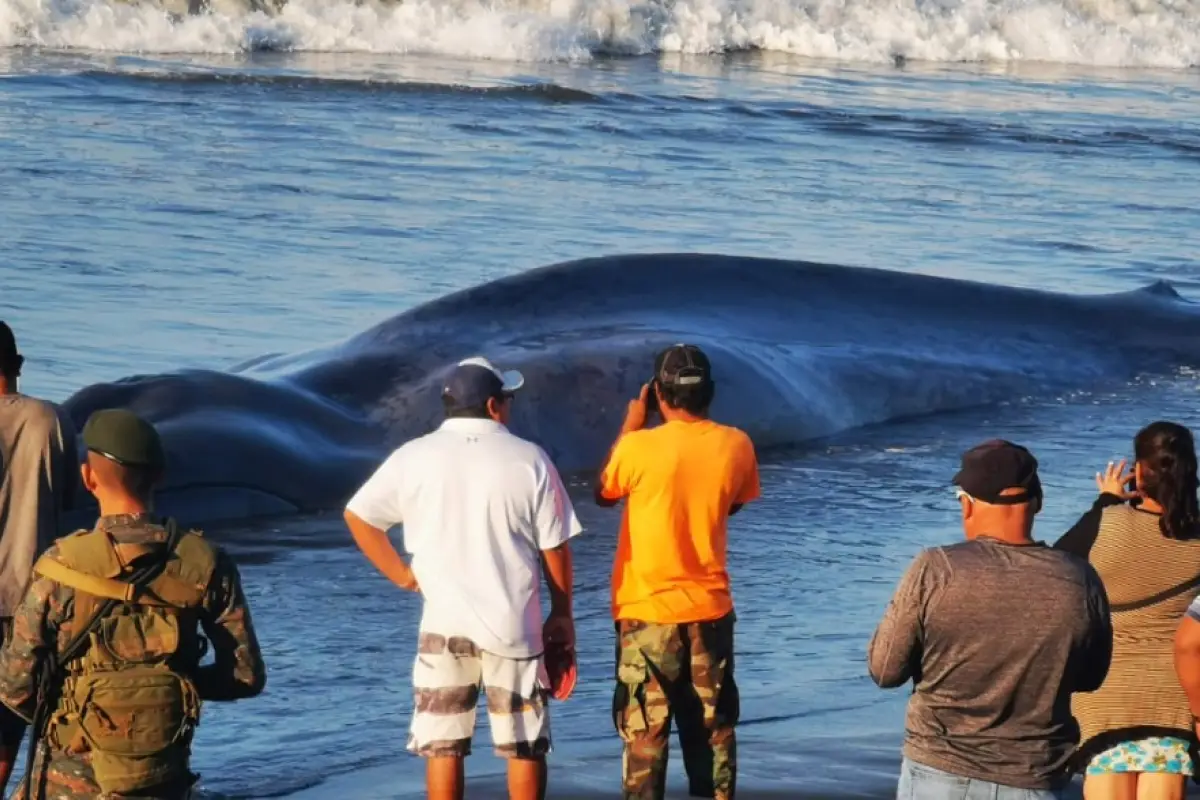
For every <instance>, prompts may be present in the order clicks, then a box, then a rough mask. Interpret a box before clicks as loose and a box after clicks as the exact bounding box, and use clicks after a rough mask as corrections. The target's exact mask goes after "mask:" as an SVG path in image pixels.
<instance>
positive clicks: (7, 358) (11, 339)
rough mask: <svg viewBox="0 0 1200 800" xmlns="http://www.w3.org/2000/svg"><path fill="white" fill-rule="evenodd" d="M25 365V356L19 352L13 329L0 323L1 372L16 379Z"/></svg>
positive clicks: (6, 324)
mask: <svg viewBox="0 0 1200 800" xmlns="http://www.w3.org/2000/svg"><path fill="white" fill-rule="evenodd" d="M24 364H25V356H23V355H21V354H20V353H19V352H17V337H15V336H13V332H12V328H10V327H8V323H7V322H3V321H0V372H3V373H6V374H8V375H10V376H12V377H14V378H16V377H19V376H20V374H21V367H22V366H23V365H24Z"/></svg>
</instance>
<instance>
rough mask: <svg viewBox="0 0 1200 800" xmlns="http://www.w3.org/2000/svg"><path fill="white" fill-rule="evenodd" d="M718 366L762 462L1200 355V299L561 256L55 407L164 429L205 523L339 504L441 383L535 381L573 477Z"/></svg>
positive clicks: (545, 442) (529, 395) (526, 406)
mask: <svg viewBox="0 0 1200 800" xmlns="http://www.w3.org/2000/svg"><path fill="white" fill-rule="evenodd" d="M685 340H686V341H689V342H695V343H697V344H699V345H700V346H702V347H703V348H705V349H706V350H707V351H709V352H710V354H711V356H712V360H713V363H714V369H715V373H716V377H717V380H718V387H717V398H716V403H715V406H714V412H715V415H716V416H717V417H718V418H719V419H721V420H723V421H727V422H730V423H732V424H735V425H738V426H740V427H742V428H743V429H745V430H746V431H747V432H749V434H750V435H751V436H752V438H753V439H754V441H755V442H756V443H757V445H758V446H759V447H760V448H768V447H773V446H780V445H791V444H797V443H800V442H803V441H805V440H809V439H812V438H815V437H821V436H825V435H828V434H832V433H835V432H838V431H842V430H846V429H849V428H853V427H856V426H861V425H865V424H870V423H878V422H884V421H887V420H891V419H896V418H900V417H907V416H914V415H922V414H929V413H933V412H939V411H946V410H950V409H960V408H965V407H971V406H979V405H985V404H991V403H996V402H1000V401H1008V400H1018V399H1020V398H1023V397H1027V396H1030V395H1040V394H1042V393H1046V392H1053V391H1060V390H1063V389H1068V388H1092V387H1097V386H1100V385H1103V384H1104V383H1105V382H1113V381H1124V380H1127V379H1129V378H1130V377H1132V376H1134V375H1135V374H1138V373H1143V372H1148V373H1153V372H1158V371H1163V370H1170V369H1173V368H1175V367H1178V366H1180V365H1185V364H1186V365H1193V364H1195V363H1196V362H1197V360H1200V307H1198V306H1196V305H1194V304H1192V303H1190V302H1188V301H1186V300H1184V299H1181V298H1180V297H1179V295H1177V294H1176V293H1175V292H1174V290H1172V289H1171V287H1170V286H1168V285H1166V284H1164V283H1156V284H1153V285H1151V286H1148V287H1146V288H1144V289H1141V290H1137V291H1132V292H1127V293H1121V294H1110V295H1096V296H1085V295H1069V294H1058V293H1051V292H1041V291H1035V290H1030V289H1020V288H1011V287H1004V286H995V285H989V284H984V283H975V282H969V281H962V280H950V279H945V278H937V277H929V276H924V275H916V274H909V273H902V272H889V271H882V270H874V269H865V268H855V267H843V266H833V265H825V264H814V263H806V262H795V261H780V260H769V259H756V258H742V257H730V256H716V255H693V254H668V255H632V256H618V257H608V258H598V259H590V260H582V261H575V262H569V263H564V264H557V265H553V266H549V267H543V268H539V269H535V270H532V271H529V272H526V273H523V274H519V275H515V276H513V277H509V278H504V279H501V280H497V281H493V282H491V283H486V284H483V285H480V286H476V287H474V288H470V289H467V290H464V291H460V292H456V293H454V294H451V295H448V296H446V297H443V298H441V299H438V300H435V301H432V302H429V303H426V304H424V305H421V306H418V307H415V308H413V309H411V310H408V311H406V312H404V313H402V314H399V315H397V316H395V317H393V318H391V319H389V320H387V321H385V322H383V323H381V324H379V325H376V326H375V327H373V328H371V329H369V330H367V331H364V332H363V333H361V334H359V335H357V336H354V337H352V338H350V339H348V340H346V341H344V342H341V343H338V344H336V345H333V346H330V347H327V348H323V349H320V350H314V351H310V352H306V353H300V354H296V355H275V356H268V357H263V358H260V359H256V360H255V361H252V362H249V363H246V364H243V365H240V366H238V367H236V368H234V369H231V370H229V371H225V372H220V371H186V372H179V373H175V374H167V375H154V376H138V377H132V378H126V379H124V380H118V381H115V382H113V383H102V384H97V385H93V386H89V387H87V388H85V389H82V390H81V391H79V392H78V393H76V394H75V395H74V396H72V397H71V398H69V399H68V400H67V401H66V404H65V406H66V408H67V409H68V411H69V412H70V414H71V415H72V417H73V419H74V420H75V422H76V424H77V425H79V426H82V424H83V422H84V420H85V419H86V417H87V415H88V414H89V413H91V412H92V411H93V410H95V409H98V408H105V407H113V406H122V407H128V408H131V409H133V410H135V411H136V412H138V413H140V414H143V415H145V416H146V417H147V418H149V419H150V420H152V421H153V422H154V423H156V424H157V425H158V427H159V429H160V430H161V432H162V434H163V436H164V439H165V444H166V448H167V452H168V456H169V458H170V465H171V466H170V475H169V479H168V481H167V486H166V487H165V489H164V492H163V493H162V495H161V498H160V503H161V508H162V510H164V511H166V512H168V513H175V514H178V515H180V516H181V517H183V518H186V519H187V520H188V521H194V522H211V521H214V520H221V519H236V518H241V517H245V516H249V515H255V514H274V513H290V512H296V511H313V510H323V509H333V508H338V507H340V506H341V505H342V504H343V503H344V502H345V500H346V499H347V498H348V496H349V495H350V494H351V493H352V492H353V490H354V489H355V487H356V486H357V485H358V484H359V482H360V481H362V480H363V479H364V478H365V477H366V475H367V474H369V472H370V471H371V470H372V469H373V468H374V467H375V466H376V464H377V463H378V462H379V461H380V460H381V459H382V458H383V457H384V456H385V455H386V453H387V452H388V451H389V449H390V448H392V447H394V446H395V445H397V444H398V443H400V442H402V441H404V440H405V439H407V438H409V437H412V436H415V435H418V434H421V433H424V432H426V431H428V430H430V429H432V428H433V427H434V426H435V425H436V424H437V423H438V421H439V419H440V416H441V404H440V388H441V377H442V376H443V375H444V373H445V371H446V370H447V369H448V368H449V367H450V365H452V364H454V363H455V362H456V361H458V360H459V359H461V358H464V357H466V356H471V355H476V354H483V355H485V356H487V357H489V358H491V359H493V360H494V361H495V362H496V363H497V364H500V365H503V366H504V367H515V368H517V369H520V370H522V371H523V372H524V373H525V376H526V386H525V389H524V390H523V391H522V393H521V395H520V396H519V398H518V400H517V402H516V405H515V407H514V420H513V427H514V430H515V431H516V432H518V433H520V434H521V435H523V436H526V437H528V438H531V439H533V440H535V441H537V442H539V443H540V444H541V445H542V446H543V447H545V448H546V450H547V451H548V452H549V453H550V454H551V456H552V457H553V458H554V459H555V460H556V461H557V463H558V464H559V466H560V468H561V469H563V470H564V471H568V472H570V471H575V470H587V469H590V468H592V467H593V466H594V465H596V463H597V462H598V461H599V459H600V458H601V457H602V456H603V453H604V452H605V449H606V448H607V446H608V445H609V443H610V441H611V438H612V436H613V434H614V432H615V431H616V429H617V427H618V426H619V424H620V420H621V415H622V414H623V412H624V409H625V405H626V402H627V401H628V399H629V398H630V397H632V396H633V395H634V393H635V392H636V391H637V390H638V387H639V386H640V384H641V383H642V382H644V381H645V380H646V379H647V378H648V377H649V373H650V370H651V364H652V356H653V354H654V353H655V352H656V351H657V350H658V349H660V348H662V347H664V346H666V345H669V344H672V343H674V342H678V341H685Z"/></svg>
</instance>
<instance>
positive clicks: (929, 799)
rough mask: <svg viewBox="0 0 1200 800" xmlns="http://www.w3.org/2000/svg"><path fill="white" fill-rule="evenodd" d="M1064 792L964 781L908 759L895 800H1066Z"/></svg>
mask: <svg viewBox="0 0 1200 800" xmlns="http://www.w3.org/2000/svg"><path fill="white" fill-rule="evenodd" d="M1066 796H1067V795H1066V790H1065V789H1018V788H1017V787H1015V786H1003V785H1001V784H999V783H989V782H988V781H981V780H978V779H976V778H962V777H959V776H958V775H951V774H950V773H949V772H942V771H941V770H940V769H934V768H933V767H927V766H925V765H924V764H918V763H916V762H915V761H909V760H908V759H907V758H906V759H904V762H903V763H902V764H901V765H900V785H899V786H898V787H897V788H896V800H1065V798H1066Z"/></svg>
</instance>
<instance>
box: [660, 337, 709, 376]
mask: <svg viewBox="0 0 1200 800" xmlns="http://www.w3.org/2000/svg"><path fill="white" fill-rule="evenodd" d="M654 377H655V378H657V379H658V382H659V383H661V384H663V385H666V386H696V385H703V384H706V383H711V382H712V364H710V363H709V361H708V356H706V355H705V354H704V351H703V350H701V349H700V348H699V347H696V346H695V345H693V344H675V345H671V346H670V347H668V348H667V349H666V350H663V351H662V352H661V353H659V354H658V358H656V359H654Z"/></svg>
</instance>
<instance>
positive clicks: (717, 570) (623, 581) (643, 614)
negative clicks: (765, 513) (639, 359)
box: [601, 420, 760, 624]
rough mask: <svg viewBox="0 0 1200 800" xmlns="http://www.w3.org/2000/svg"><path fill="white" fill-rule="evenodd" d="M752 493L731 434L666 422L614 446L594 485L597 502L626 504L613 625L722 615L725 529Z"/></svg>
mask: <svg viewBox="0 0 1200 800" xmlns="http://www.w3.org/2000/svg"><path fill="white" fill-rule="evenodd" d="M759 493H760V489H759V482H758V460H757V458H756V457H755V454H754V444H753V443H752V442H751V441H750V437H749V436H747V435H746V434H745V433H743V432H742V431H740V430H738V429H737V428H731V427H728V426H726V425H719V424H717V423H716V422H712V421H710V420H701V421H696V422H683V421H679V420H676V421H672V422H667V423H664V424H663V425H660V426H658V427H657V428H648V429H643V430H639V431H633V432H631V433H627V434H625V435H624V436H622V437H621V438H620V439H619V440H618V441H617V444H616V447H615V448H614V449H613V453H612V458H611V459H610V460H609V462H608V466H607V467H606V468H605V470H604V474H603V475H602V476H601V494H603V496H604V497H606V498H608V499H609V500H619V499H621V498H627V500H626V503H625V510H624V514H623V515H622V518H621V536H620V540H619V542H618V544H617V557H616V564H615V565H614V567H613V578H612V581H613V587H612V612H613V618H614V619H618V620H620V619H628V620H638V621H641V622H659V623H671V624H678V623H685V622H704V621H707V620H713V619H719V618H721V617H723V616H725V615H726V614H728V613H729V612H730V611H732V610H733V597H732V596H731V595H730V593H729V574H728V573H727V572H726V570H725V551H726V522H727V520H728V519H729V510H730V508H731V507H732V506H734V505H736V504H740V503H748V502H750V501H751V500H754V499H755V498H757V497H758V496H759Z"/></svg>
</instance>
